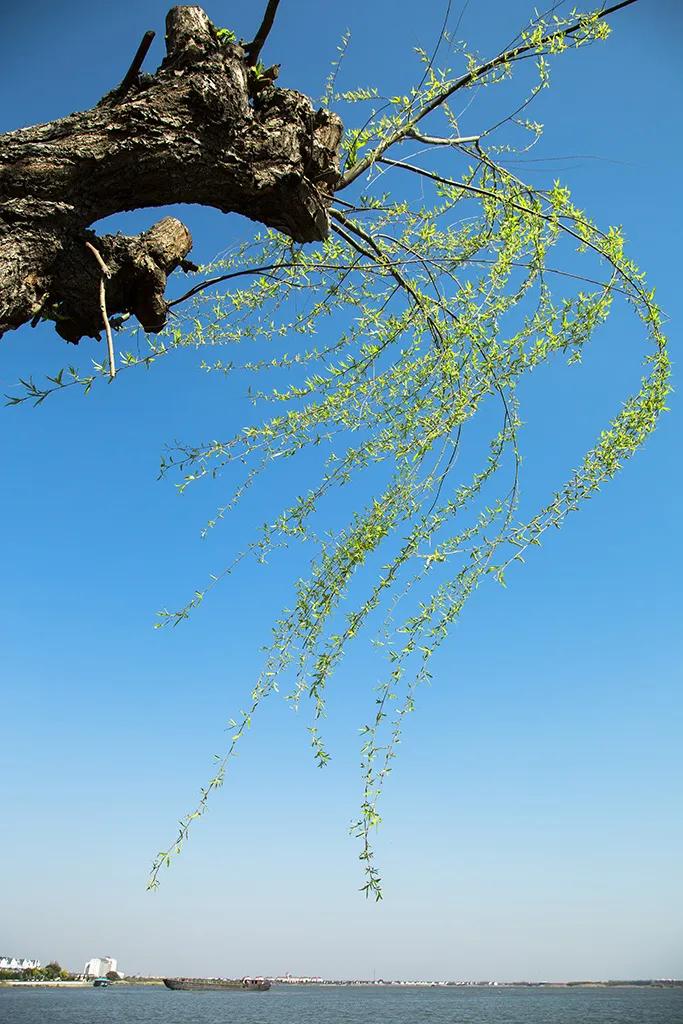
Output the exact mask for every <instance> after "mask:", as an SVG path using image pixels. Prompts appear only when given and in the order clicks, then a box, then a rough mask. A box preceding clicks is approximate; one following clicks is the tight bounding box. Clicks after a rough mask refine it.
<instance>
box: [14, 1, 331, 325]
mask: <svg viewBox="0 0 683 1024" xmlns="http://www.w3.org/2000/svg"><path fill="white" fill-rule="evenodd" d="M273 13H274V12H273ZM166 51H167V52H166V57H165V58H164V60H163V62H162V64H161V65H160V67H159V69H158V70H157V72H156V73H155V74H154V75H152V76H139V75H138V74H137V72H136V74H135V76H134V80H133V81H131V82H130V84H129V87H128V91H127V92H126V93H125V95H122V93H121V90H120V88H117V89H115V90H113V91H112V92H111V93H109V94H108V95H107V96H105V97H104V98H103V99H102V100H101V101H100V102H99V103H98V104H97V105H96V106H95V107H93V108H92V109H91V110H87V111H84V112H82V113H75V114H71V115H70V116H69V117H65V118H62V119H61V120H58V121H53V122H51V123H50V124H45V125H37V126H34V127H31V128H23V129H19V130H18V131H14V132H10V133H8V134H7V135H4V136H2V137H0V334H2V333H3V332H5V331H8V330H12V329H14V328H17V327H19V326H21V325H22V324H24V323H27V322H29V321H30V320H31V319H33V318H35V317H36V316H43V317H48V318H51V319H53V320H54V321H55V324H56V329H57V331H58V333H59V334H60V335H61V336H62V337H63V338H66V339H67V340H68V341H73V342H77V341H78V340H79V339H80V338H81V337H84V336H90V337H99V333H100V331H101V329H102V317H101V313H100V308H99V299H98V284H99V276H98V268H97V266H96V264H95V262H94V260H93V259H92V256H91V255H90V254H89V253H88V251H87V249H86V248H85V243H86V242H87V241H90V242H91V244H96V247H97V249H98V251H99V252H100V253H101V254H102V258H103V259H104V260H105V262H106V264H107V266H108V267H109V269H110V270H111V274H112V276H111V279H110V280H109V281H108V282H107V306H108V310H109V313H110V314H112V313H128V312H132V313H134V314H135V315H136V316H137V318H138V320H139V321H140V323H141V324H142V325H143V327H144V328H145V329H146V330H148V331H158V330H160V329H161V328H162V327H163V326H164V324H165V322H166V315H167V309H168V307H167V304H166V301H165V299H164V289H165V285H166V277H167V275H168V274H169V273H170V272H171V271H172V270H174V269H175V268H176V267H177V266H179V265H180V263H181V262H182V261H183V260H184V258H185V257H186V256H187V253H188V252H189V251H190V248H191V246H192V239H191V236H190V233H189V231H188V230H187V229H186V228H185V227H184V226H183V225H182V224H181V223H180V222H179V221H177V220H176V219H175V218H164V219H163V220H162V221H160V222H159V223H157V224H156V225H155V226H154V227H153V228H151V229H150V230H149V231H147V232H144V233H143V234H141V235H138V236H136V237H133V238H130V237H126V236H121V235H116V236H107V235H105V236H103V237H101V238H97V237H95V236H94V234H93V233H92V231H89V230H88V229H89V227H90V225H92V224H94V223H95V222H96V221H97V220H99V219H101V218H102V217H107V216H109V215H111V214H114V213H119V212H121V211H124V210H134V209H140V208H143V207H148V206H163V205H166V204H170V203H200V204H203V205H206V206H212V207H215V208H216V209H218V210H221V211H223V212H225V213H229V212H236V213H241V214H243V215H244V216H246V217H249V218H251V219H252V220H255V221H258V222H260V223H262V224H264V225H267V226H269V227H273V228H277V229H278V230H280V231H283V232H284V233H286V234H287V235H289V236H290V237H291V238H293V239H294V240H296V241H299V242H310V241H315V240H319V239H323V238H325V237H326V236H327V234H328V231H329V218H328V207H329V204H330V202H331V192H332V189H333V188H334V185H335V184H336V182H337V180H338V177H339V166H338V146H339V142H340V138H341V132H342V125H341V121H340V120H339V118H338V117H337V116H336V115H335V114H332V113H330V112H328V111H325V110H319V111H317V112H316V111H315V110H314V108H313V106H312V104H311V102H310V100H309V99H308V98H307V97H306V96H303V95H302V94H301V93H298V92H295V91H294V90H291V89H278V88H275V87H273V86H268V87H267V88H266V89H262V90H259V91H258V92H257V91H256V89H255V88H254V81H253V79H254V76H253V72H252V71H251V70H250V61H249V58H248V56H247V53H246V52H245V50H244V49H243V48H242V47H241V46H239V45H236V44H234V43H231V42H222V41H221V40H220V39H219V37H218V35H217V32H216V30H215V28H214V26H213V25H212V24H211V22H210V21H209V19H208V17H207V16H206V14H205V13H204V12H203V11H202V10H201V8H199V7H174V8H173V9H172V10H171V11H170V12H169V14H168V16H167V19H166Z"/></svg>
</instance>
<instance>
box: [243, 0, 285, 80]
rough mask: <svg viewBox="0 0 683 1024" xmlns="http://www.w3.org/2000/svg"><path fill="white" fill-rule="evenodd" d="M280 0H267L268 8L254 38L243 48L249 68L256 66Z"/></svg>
mask: <svg viewBox="0 0 683 1024" xmlns="http://www.w3.org/2000/svg"><path fill="white" fill-rule="evenodd" d="M279 3H280V0H268V6H267V7H266V13H265V14H264V15H263V21H262V22H261V27H260V28H259V30H258V32H257V33H256V35H255V36H254V38H253V40H252V41H251V42H250V43H247V44H246V45H245V47H244V49H245V50H246V53H247V57H248V58H249V64H250V65H251V67H253V66H254V64H256V62H257V61H258V59H259V56H260V53H261V50H262V49H263V46H264V43H265V41H266V39H267V38H268V35H269V34H270V30H271V28H272V27H273V22H274V21H275V12H276V11H277V9H278V5H279Z"/></svg>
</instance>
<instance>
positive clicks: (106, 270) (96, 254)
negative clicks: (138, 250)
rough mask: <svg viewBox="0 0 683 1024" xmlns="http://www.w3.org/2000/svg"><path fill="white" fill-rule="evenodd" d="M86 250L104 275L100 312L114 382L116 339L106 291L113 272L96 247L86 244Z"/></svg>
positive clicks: (101, 279)
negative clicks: (108, 310)
mask: <svg viewBox="0 0 683 1024" xmlns="http://www.w3.org/2000/svg"><path fill="white" fill-rule="evenodd" d="M85 247H86V249H89V250H90V252H91V253H92V254H93V256H94V257H95V259H96V260H97V263H98V265H99V268H100V270H101V271H102V274H101V276H100V312H101V313H102V322H103V324H104V332H105V334H106V335H107V350H108V352H109V376H110V377H111V379H112V380H113V379H114V377H115V376H116V361H115V359H114V339H113V338H112V334H111V324H110V323H109V317H108V315H107V296H106V291H105V285H104V282H105V278H108V277H111V271H110V269H109V267H108V266H107V264H106V263H105V262H104V260H103V259H102V257H101V255H100V253H99V252H98V251H97V249H96V248H95V246H94V245H92V244H91V243H90V242H86V243H85Z"/></svg>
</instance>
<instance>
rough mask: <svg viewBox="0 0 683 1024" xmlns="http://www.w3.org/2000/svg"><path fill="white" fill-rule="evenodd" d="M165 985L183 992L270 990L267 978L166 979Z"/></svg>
mask: <svg viewBox="0 0 683 1024" xmlns="http://www.w3.org/2000/svg"><path fill="white" fill-rule="evenodd" d="M164 985H165V986H166V988H172V989H180V990H181V991H183V992H217V991H223V990H224V989H229V990H230V991H232V992H244V991H245V990H246V991H252V992H267V991H268V989H269V988H270V982H269V981H268V980H267V979H266V978H164Z"/></svg>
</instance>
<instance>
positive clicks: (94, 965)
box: [83, 956, 123, 978]
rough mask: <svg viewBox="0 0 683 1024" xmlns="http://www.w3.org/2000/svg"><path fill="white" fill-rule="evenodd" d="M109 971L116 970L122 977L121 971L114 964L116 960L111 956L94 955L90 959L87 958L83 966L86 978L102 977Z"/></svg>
mask: <svg viewBox="0 0 683 1024" xmlns="http://www.w3.org/2000/svg"><path fill="white" fill-rule="evenodd" d="M110 971H116V973H117V974H119V975H120V976H121V977H123V974H121V971H120V970H119V969H118V967H117V966H116V960H115V959H114V957H113V956H95V957H93V958H92V960H88V962H87V964H86V965H85V967H84V968H83V973H84V974H85V976H86V978H104V976H105V975H107V974H109V972H110Z"/></svg>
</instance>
